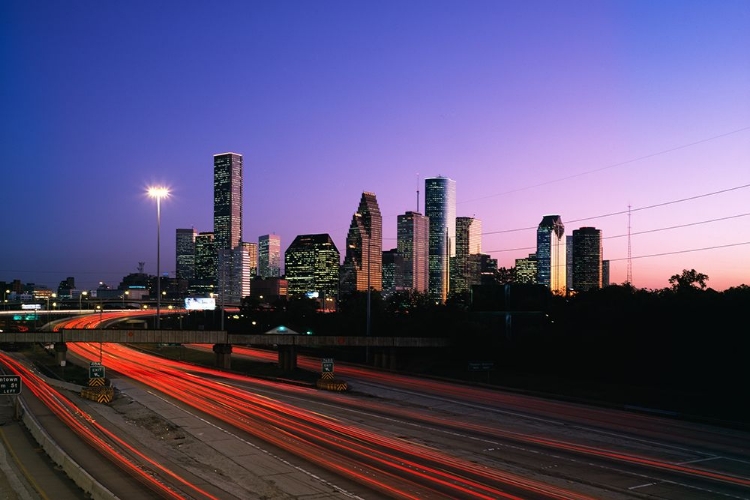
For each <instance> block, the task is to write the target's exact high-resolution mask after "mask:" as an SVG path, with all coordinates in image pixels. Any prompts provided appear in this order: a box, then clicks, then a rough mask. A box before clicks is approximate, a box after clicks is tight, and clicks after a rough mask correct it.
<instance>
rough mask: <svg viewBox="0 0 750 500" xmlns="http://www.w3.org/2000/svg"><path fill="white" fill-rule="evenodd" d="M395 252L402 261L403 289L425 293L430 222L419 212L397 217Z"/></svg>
mask: <svg viewBox="0 0 750 500" xmlns="http://www.w3.org/2000/svg"><path fill="white" fill-rule="evenodd" d="M397 231H398V233H397V243H396V250H397V251H398V254H399V255H400V256H401V258H402V260H403V287H404V288H406V289H411V290H414V291H415V292H421V293H425V292H427V286H428V271H429V244H428V242H429V232H430V220H429V219H428V218H427V217H425V216H424V215H422V214H420V213H419V212H406V213H405V214H402V215H399V216H398V217H397Z"/></svg>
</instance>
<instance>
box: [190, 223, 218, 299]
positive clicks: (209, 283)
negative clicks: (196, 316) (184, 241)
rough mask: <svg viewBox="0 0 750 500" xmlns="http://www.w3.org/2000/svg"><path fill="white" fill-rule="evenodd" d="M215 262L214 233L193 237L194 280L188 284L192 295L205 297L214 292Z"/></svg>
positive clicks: (216, 257) (216, 258)
mask: <svg viewBox="0 0 750 500" xmlns="http://www.w3.org/2000/svg"><path fill="white" fill-rule="evenodd" d="M217 260H218V255H217V252H216V248H215V247H214V233H211V232H202V233H198V236H196V237H195V279H194V280H193V281H192V282H191V284H190V290H191V291H192V292H193V293H196V294H203V295H205V294H208V293H213V292H214V286H215V285H216V271H217Z"/></svg>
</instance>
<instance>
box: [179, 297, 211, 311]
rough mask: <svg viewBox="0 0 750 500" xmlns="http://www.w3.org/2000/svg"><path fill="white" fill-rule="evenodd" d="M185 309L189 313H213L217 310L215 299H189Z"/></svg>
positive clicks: (186, 299)
mask: <svg viewBox="0 0 750 500" xmlns="http://www.w3.org/2000/svg"><path fill="white" fill-rule="evenodd" d="M185 309H187V310H188V311H206V310H208V311H213V310H214V309H216V299H214V298H213V297H187V298H185Z"/></svg>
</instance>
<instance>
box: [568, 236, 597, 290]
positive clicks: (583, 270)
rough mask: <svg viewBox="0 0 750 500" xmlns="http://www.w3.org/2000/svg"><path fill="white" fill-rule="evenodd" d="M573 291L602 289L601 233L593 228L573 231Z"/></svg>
mask: <svg viewBox="0 0 750 500" xmlns="http://www.w3.org/2000/svg"><path fill="white" fill-rule="evenodd" d="M572 253H573V290H575V291H577V292H584V291H586V290H591V289H597V288H601V287H602V231H601V230H600V229H596V228H593V227H582V228H580V229H574V230H573V252H572Z"/></svg>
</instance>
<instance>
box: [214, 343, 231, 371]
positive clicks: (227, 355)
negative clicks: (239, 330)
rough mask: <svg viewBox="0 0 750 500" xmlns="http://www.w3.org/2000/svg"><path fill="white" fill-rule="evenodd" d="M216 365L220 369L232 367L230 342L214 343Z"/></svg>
mask: <svg viewBox="0 0 750 500" xmlns="http://www.w3.org/2000/svg"><path fill="white" fill-rule="evenodd" d="M214 352H215V353H216V366H217V367H218V368H221V369H222V370H229V369H231V368H232V344H214Z"/></svg>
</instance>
